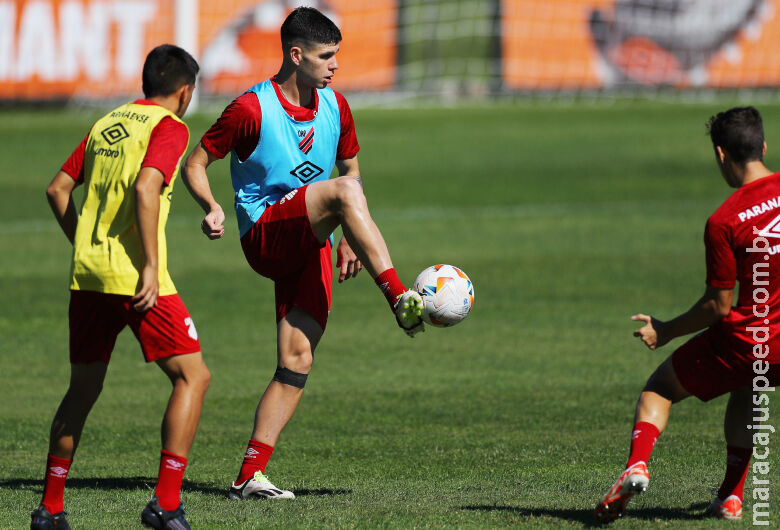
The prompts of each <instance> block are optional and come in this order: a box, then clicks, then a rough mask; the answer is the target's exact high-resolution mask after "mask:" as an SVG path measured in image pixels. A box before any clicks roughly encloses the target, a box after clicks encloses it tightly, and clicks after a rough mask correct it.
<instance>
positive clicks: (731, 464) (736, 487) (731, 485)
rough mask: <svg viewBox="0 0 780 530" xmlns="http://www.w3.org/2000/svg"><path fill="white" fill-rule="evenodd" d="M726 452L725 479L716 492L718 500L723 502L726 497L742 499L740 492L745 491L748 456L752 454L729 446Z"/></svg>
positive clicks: (746, 450) (741, 448)
mask: <svg viewBox="0 0 780 530" xmlns="http://www.w3.org/2000/svg"><path fill="white" fill-rule="evenodd" d="M726 452H727V454H728V458H727V460H726V477H725V478H724V479H723V483H722V484H721V485H720V489H719V490H718V498H719V499H720V500H722V501H724V500H726V497H729V496H730V495H736V496H737V497H739V498H740V499H742V491H743V490H744V489H745V478H746V477H747V473H748V469H749V468H750V455H751V454H753V450H752V449H745V448H744V447H735V446H733V445H729V446H728V447H726Z"/></svg>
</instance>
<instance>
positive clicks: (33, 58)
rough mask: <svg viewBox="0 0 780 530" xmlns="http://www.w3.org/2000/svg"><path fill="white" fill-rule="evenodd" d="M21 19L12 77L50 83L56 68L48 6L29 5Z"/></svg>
mask: <svg viewBox="0 0 780 530" xmlns="http://www.w3.org/2000/svg"><path fill="white" fill-rule="evenodd" d="M21 15H22V20H21V22H20V23H19V49H18V54H17V59H16V76H15V77H16V79H18V80H20V81H21V80H24V79H28V78H30V77H32V76H34V75H37V76H38V77H40V78H41V79H43V80H44V81H51V80H52V79H55V78H56V73H55V68H56V67H57V59H56V57H55V53H56V46H55V44H54V11H53V9H52V6H51V3H49V2H41V1H38V2H29V3H27V4H25V6H24V11H22V13H21Z"/></svg>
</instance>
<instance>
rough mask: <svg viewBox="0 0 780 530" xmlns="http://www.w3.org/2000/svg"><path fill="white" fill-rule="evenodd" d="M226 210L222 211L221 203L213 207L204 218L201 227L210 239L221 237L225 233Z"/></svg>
mask: <svg viewBox="0 0 780 530" xmlns="http://www.w3.org/2000/svg"><path fill="white" fill-rule="evenodd" d="M224 222H225V212H223V211H222V207H221V206H220V205H218V204H217V205H216V206H215V207H213V208H212V209H211V211H210V212H209V213H207V214H206V217H204V218H203V222H202V223H200V229H201V230H203V233H204V234H206V237H208V238H209V239H219V238H220V237H222V236H223V235H224V234H225V226H224Z"/></svg>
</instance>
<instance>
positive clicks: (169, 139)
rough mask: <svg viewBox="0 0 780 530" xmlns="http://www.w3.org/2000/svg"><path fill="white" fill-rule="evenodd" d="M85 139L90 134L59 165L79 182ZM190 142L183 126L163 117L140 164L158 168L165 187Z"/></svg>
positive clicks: (138, 101)
mask: <svg viewBox="0 0 780 530" xmlns="http://www.w3.org/2000/svg"><path fill="white" fill-rule="evenodd" d="M134 103H136V104H138V105H155V103H152V102H151V101H147V100H145V99H139V100H136V101H134ZM87 138H89V133H87V135H86V136H84V139H83V140H82V141H81V143H80V144H79V145H78V147H76V149H75V150H74V151H73V153H71V155H70V156H69V157H68V159H67V160H66V161H65V163H64V164H63V165H62V171H64V172H65V173H67V174H68V175H70V176H71V177H73V179H74V180H76V181H77V182H79V183H81V182H84V150H85V149H86V146H87ZM189 141H190V133H189V131H188V130H187V126H186V125H184V124H183V123H181V122H178V121H176V120H174V119H173V118H170V117H165V118H163V119H162V120H160V123H158V124H157V126H156V127H155V128H154V129H153V130H152V134H151V136H150V137H149V145H148V146H147V147H146V155H144V160H143V162H141V167H154V168H157V169H159V170H160V173H162V174H163V178H164V182H165V185H166V186H167V185H168V184H169V183H170V182H171V178H173V173H174V171H175V170H176V166H177V165H178V164H179V160H180V159H181V157H182V155H183V154H184V150H185V149H187V143H188V142H189Z"/></svg>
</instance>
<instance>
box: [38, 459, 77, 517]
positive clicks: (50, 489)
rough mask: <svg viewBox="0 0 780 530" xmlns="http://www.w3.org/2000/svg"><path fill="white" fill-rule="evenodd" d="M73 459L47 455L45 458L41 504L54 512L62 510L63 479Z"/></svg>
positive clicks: (66, 476) (65, 477) (50, 511)
mask: <svg viewBox="0 0 780 530" xmlns="http://www.w3.org/2000/svg"><path fill="white" fill-rule="evenodd" d="M72 462H73V460H69V459H67V458H58V457H56V456H53V455H49V456H48V458H47V459H46V477H45V478H44V479H43V500H42V501H41V504H43V507H44V508H46V509H47V510H49V513H52V514H56V513H60V512H61V511H62V494H63V493H64V491H65V479H67V478H68V471H70V464H71V463H72Z"/></svg>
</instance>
